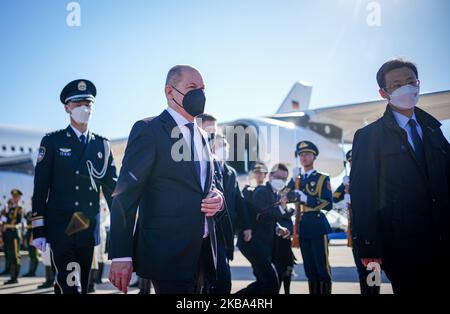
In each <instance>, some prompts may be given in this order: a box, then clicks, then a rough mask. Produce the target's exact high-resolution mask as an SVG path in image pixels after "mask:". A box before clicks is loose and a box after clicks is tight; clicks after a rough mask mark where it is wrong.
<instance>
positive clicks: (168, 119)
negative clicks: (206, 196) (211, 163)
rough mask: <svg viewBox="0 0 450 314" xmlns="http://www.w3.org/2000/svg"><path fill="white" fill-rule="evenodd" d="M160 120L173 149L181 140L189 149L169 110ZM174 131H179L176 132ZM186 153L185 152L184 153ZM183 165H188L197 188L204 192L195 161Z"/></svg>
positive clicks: (184, 162)
mask: <svg viewBox="0 0 450 314" xmlns="http://www.w3.org/2000/svg"><path fill="white" fill-rule="evenodd" d="M160 119H161V121H162V122H163V125H164V129H165V131H166V132H167V135H168V137H169V139H170V141H171V147H173V145H175V143H176V142H178V141H179V140H182V141H183V148H184V147H189V145H188V143H187V141H186V139H185V138H184V136H183V133H182V132H181V130H180V128H179V127H178V125H177V123H176V122H175V120H174V119H173V118H172V116H171V115H170V113H169V112H168V111H167V110H164V111H163V112H162V113H161V115H160ZM174 129H177V130H176V131H175V132H174ZM172 134H179V137H178V138H176V137H172ZM183 153H184V152H183ZM189 156H190V154H189ZM182 163H183V164H186V166H187V168H189V171H190V172H191V175H192V177H193V178H194V180H195V182H196V184H193V185H195V186H196V187H197V188H199V189H200V191H202V186H201V183H200V178H198V176H197V173H196V171H195V164H194V162H193V161H183V162H182Z"/></svg>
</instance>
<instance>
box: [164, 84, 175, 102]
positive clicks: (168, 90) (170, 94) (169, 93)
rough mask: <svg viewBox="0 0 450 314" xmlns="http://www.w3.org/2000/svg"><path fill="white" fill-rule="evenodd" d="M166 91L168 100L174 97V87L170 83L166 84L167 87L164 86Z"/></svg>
mask: <svg viewBox="0 0 450 314" xmlns="http://www.w3.org/2000/svg"><path fill="white" fill-rule="evenodd" d="M164 91H165V93H166V98H167V99H168V100H172V99H173V88H172V86H170V85H166V87H165V88H164Z"/></svg>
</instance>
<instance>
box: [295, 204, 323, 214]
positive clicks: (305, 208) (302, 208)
mask: <svg viewBox="0 0 450 314" xmlns="http://www.w3.org/2000/svg"><path fill="white" fill-rule="evenodd" d="M300 211H301V212H302V213H310V212H319V211H320V210H318V209H315V208H312V207H307V206H305V205H301V206H300Z"/></svg>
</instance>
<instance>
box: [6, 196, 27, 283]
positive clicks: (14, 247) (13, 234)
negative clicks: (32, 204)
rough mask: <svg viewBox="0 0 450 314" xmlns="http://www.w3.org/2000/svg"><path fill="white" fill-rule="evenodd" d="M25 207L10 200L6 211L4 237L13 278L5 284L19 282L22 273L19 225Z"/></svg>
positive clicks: (8, 263)
mask: <svg viewBox="0 0 450 314" xmlns="http://www.w3.org/2000/svg"><path fill="white" fill-rule="evenodd" d="M16 193H17V194H18V195H22V192H20V191H19V190H12V191H11V194H13V195H14V194H16ZM22 215H23V209H22V207H20V206H19V205H18V204H14V203H13V202H12V201H9V202H8V210H7V212H6V215H5V217H6V219H5V221H4V224H3V237H4V241H5V244H6V245H5V247H6V252H5V253H6V254H5V255H6V258H7V261H6V264H7V265H9V274H10V275H11V279H10V280H8V281H6V282H5V284H14V283H17V282H18V281H17V278H18V276H19V273H20V236H19V226H20V223H21V222H22Z"/></svg>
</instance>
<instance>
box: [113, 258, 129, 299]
mask: <svg viewBox="0 0 450 314" xmlns="http://www.w3.org/2000/svg"><path fill="white" fill-rule="evenodd" d="M132 273H133V262H115V261H113V262H112V263H111V267H110V269H109V281H111V283H112V284H113V285H114V286H115V287H116V288H117V289H119V290H120V291H122V292H123V293H125V294H126V293H127V292H128V285H129V284H130V280H131V275H132Z"/></svg>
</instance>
